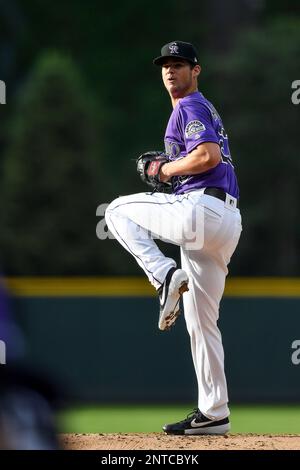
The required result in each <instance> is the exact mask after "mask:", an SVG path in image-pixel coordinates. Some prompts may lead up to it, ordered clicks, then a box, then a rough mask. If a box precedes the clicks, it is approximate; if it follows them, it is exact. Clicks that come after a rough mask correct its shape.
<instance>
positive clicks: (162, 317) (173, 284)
mask: <svg viewBox="0 0 300 470" xmlns="http://www.w3.org/2000/svg"><path fill="white" fill-rule="evenodd" d="M188 282H189V278H188V275H187V273H186V272H185V271H183V269H177V268H171V269H170V271H169V272H168V274H167V276H166V279H165V281H164V283H163V284H162V286H161V287H160V288H159V289H158V294H159V303H160V312H159V320H158V328H159V329H160V330H168V329H169V328H171V326H172V325H173V324H174V323H175V321H176V319H177V317H178V316H179V315H180V308H179V307H180V305H179V300H180V297H181V296H182V294H183V293H184V292H186V291H188V290H189V289H188Z"/></svg>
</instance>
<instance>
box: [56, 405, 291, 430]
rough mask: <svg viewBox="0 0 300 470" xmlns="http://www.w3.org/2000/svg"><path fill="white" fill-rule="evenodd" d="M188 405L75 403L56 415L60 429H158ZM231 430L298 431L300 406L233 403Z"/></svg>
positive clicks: (172, 419) (185, 409)
mask: <svg viewBox="0 0 300 470" xmlns="http://www.w3.org/2000/svg"><path fill="white" fill-rule="evenodd" d="M191 408H192V407H190V406H183V405H178V406H163V405H160V406H154V405H153V406H150V405H145V406H121V405H116V406H111V405H110V406H93V407H78V408H74V409H69V410H65V411H63V412H61V413H60V414H59V416H58V427H59V430H60V432H65V433H115V432H121V433H127V432H159V431H161V426H162V425H163V424H164V423H172V422H176V421H178V420H181V419H183V418H184V417H185V416H186V415H187V413H188V412H189V411H191ZM230 419H231V432H232V433H258V434H300V405H299V406H297V405H296V406H280V405H278V406H275V405H274V406H273V405H272V406H265V405H247V406H242V405H232V406H231V418H230Z"/></svg>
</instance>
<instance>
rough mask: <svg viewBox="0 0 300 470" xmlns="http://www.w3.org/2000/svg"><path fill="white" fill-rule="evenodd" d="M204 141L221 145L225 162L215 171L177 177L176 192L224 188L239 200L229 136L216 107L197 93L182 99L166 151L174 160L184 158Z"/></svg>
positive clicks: (173, 116)
mask: <svg viewBox="0 0 300 470" xmlns="http://www.w3.org/2000/svg"><path fill="white" fill-rule="evenodd" d="M203 142H215V143H216V144H219V145H220V149H221V154H222V160H221V162H220V163H219V164H218V165H217V166H216V167H215V168H212V169H211V170H208V171H206V172H204V173H199V174H197V175H191V176H174V177H173V178H172V184H173V192H174V193H175V194H182V193H185V192H187V191H190V190H193V189H200V188H207V187H213V188H220V189H223V190H224V191H225V192H226V193H229V194H230V195H231V196H233V197H236V198H238V197H239V188H238V183H237V179H236V175H235V172H234V167H233V164H232V159H231V155H230V150H229V144H228V136H227V134H226V132H225V129H224V126H223V123H222V120H221V118H220V116H219V114H218V113H217V111H216V109H215V108H214V106H213V105H212V104H211V103H210V102H209V101H208V100H207V99H206V98H204V96H203V95H202V93H200V92H199V91H196V92H194V93H192V94H190V95H188V96H185V97H184V98H182V99H180V100H179V102H178V103H177V105H176V106H175V108H174V110H173V112H172V114H171V116H170V119H169V122H168V125H167V129H166V134H165V151H166V154H167V155H168V157H169V159H170V160H172V161H174V160H178V159H180V158H184V157H185V156H186V155H187V154H188V153H190V152H192V150H194V149H195V148H196V147H197V146H198V145H199V144H202V143H203Z"/></svg>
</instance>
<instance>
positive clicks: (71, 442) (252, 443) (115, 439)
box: [60, 433, 300, 451]
mask: <svg viewBox="0 0 300 470" xmlns="http://www.w3.org/2000/svg"><path fill="white" fill-rule="evenodd" d="M60 441H61V445H62V448H63V449H67V450H68V449H72V450H121V449H123V450H183V451H184V450H300V435H297V434H285V435H278V434H261V435H259V434H227V435H225V436H167V435H166V434H162V433H151V434H144V433H139V434H134V433H132V434H61V435H60Z"/></svg>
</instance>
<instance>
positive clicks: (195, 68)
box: [193, 64, 201, 78]
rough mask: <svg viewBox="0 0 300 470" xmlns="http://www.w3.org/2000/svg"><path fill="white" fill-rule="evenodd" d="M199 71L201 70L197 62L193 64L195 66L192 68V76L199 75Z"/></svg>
mask: <svg viewBox="0 0 300 470" xmlns="http://www.w3.org/2000/svg"><path fill="white" fill-rule="evenodd" d="M200 72H201V67H200V65H199V64H197V65H195V67H194V68H193V76H194V77H196V78H197V77H198V76H199V75H200Z"/></svg>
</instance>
